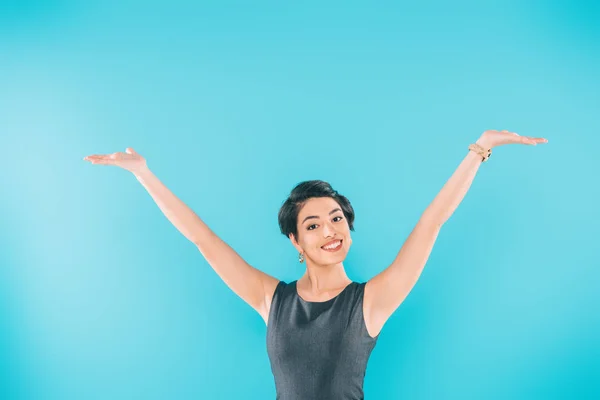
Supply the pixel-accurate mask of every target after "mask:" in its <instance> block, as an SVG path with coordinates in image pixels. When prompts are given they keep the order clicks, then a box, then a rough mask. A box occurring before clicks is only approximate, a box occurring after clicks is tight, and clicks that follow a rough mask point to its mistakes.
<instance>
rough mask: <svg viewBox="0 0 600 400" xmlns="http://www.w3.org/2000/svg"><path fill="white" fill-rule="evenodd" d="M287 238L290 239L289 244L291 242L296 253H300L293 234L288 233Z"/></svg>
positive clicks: (300, 249)
mask: <svg viewBox="0 0 600 400" xmlns="http://www.w3.org/2000/svg"><path fill="white" fill-rule="evenodd" d="M288 237H289V238H290V242H292V245H293V246H294V247H295V248H296V250H297V251H298V252H302V247H300V245H299V244H298V242H297V241H296V238H295V237H294V234H293V233H290V235H289V236H288Z"/></svg>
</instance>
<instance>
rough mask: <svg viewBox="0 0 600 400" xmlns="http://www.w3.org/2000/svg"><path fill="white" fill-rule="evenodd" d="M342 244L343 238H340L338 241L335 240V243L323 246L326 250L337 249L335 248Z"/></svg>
mask: <svg viewBox="0 0 600 400" xmlns="http://www.w3.org/2000/svg"><path fill="white" fill-rule="evenodd" d="M341 244H342V242H341V240H338V241H337V242H335V243H334V244H332V245H329V246H323V249H325V250H333V249H335V248H337V247H339V246H340V245H341Z"/></svg>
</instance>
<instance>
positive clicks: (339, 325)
mask: <svg viewBox="0 0 600 400" xmlns="http://www.w3.org/2000/svg"><path fill="white" fill-rule="evenodd" d="M296 283H297V281H293V282H291V283H289V284H288V283H286V282H284V281H280V282H279V283H278V285H277V288H276V289H275V293H274V294H273V300H272V302H271V309H270V310H269V319H268V321H267V353H268V355H269V360H270V362H271V370H272V372H273V376H274V378H275V388H276V391H277V399H278V400H321V399H323V400H350V399H353V400H354V399H356V400H358V399H364V394H363V383H364V378H365V374H366V368H367V361H368V360H369V356H370V355H371V351H372V350H373V348H374V347H375V344H376V342H377V339H378V338H379V335H377V336H376V337H374V338H373V337H371V336H370V335H369V333H368V332H367V327H366V325H365V322H364V317H363V309H362V305H363V295H364V290H365V285H366V282H363V283H359V282H352V283H350V284H349V285H348V286H346V288H344V290H343V291H342V292H341V293H340V294H338V295H337V296H336V297H334V298H332V299H330V300H327V301H324V302H310V301H305V300H303V299H302V298H301V297H300V296H298V290H297V288H296Z"/></svg>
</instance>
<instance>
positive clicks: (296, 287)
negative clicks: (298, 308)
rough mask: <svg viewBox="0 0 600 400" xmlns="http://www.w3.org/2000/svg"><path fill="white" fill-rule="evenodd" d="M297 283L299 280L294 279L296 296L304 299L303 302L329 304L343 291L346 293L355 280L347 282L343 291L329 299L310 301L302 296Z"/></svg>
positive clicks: (301, 299)
mask: <svg viewBox="0 0 600 400" xmlns="http://www.w3.org/2000/svg"><path fill="white" fill-rule="evenodd" d="M297 284H298V281H297V280H295V281H294V293H296V297H298V298H299V299H300V301H302V302H303V303H307V304H327V303H329V302H331V301H333V300H335V299H337V298H338V297H340V295H341V294H342V293H344V292H345V291H346V290H348V288H349V287H350V286H352V285H353V284H354V281H353V282H350V283H349V284H347V285H346V287H344V288H343V289H342V291H341V292H339V293H338V294H337V295H335V296H333V297H332V298H331V299H329V300H325V301H308V300H304V299H303V298H302V297H301V296H300V294H299V293H298V285H297Z"/></svg>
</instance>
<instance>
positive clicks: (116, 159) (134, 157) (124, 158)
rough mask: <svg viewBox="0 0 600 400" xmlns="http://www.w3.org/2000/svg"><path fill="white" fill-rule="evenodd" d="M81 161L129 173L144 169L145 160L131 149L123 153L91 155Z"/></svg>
mask: <svg viewBox="0 0 600 400" xmlns="http://www.w3.org/2000/svg"><path fill="white" fill-rule="evenodd" d="M83 159H84V160H85V161H89V162H91V163H92V164H101V165H114V166H117V167H121V168H123V169H125V170H127V171H130V172H136V171H140V170H142V169H144V168H146V159H145V158H144V157H142V156H141V155H140V154H138V153H137V152H136V151H135V150H133V149H132V148H131V147H128V148H127V149H125V152H121V151H119V152H116V153H112V154H92V155H90V156H86V157H84V158H83Z"/></svg>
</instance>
